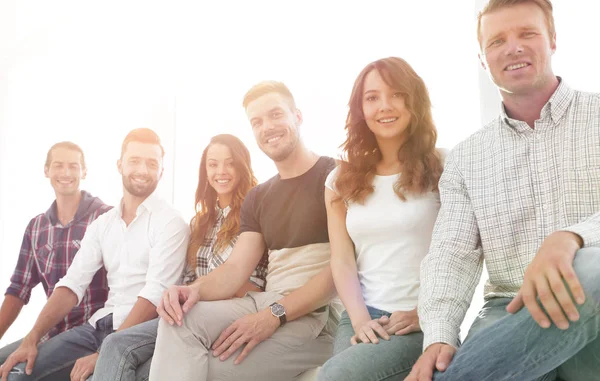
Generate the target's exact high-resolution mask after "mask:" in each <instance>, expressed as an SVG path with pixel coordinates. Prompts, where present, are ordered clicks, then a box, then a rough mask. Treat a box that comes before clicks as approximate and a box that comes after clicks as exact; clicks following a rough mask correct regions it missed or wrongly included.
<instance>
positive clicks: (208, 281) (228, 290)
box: [191, 261, 249, 301]
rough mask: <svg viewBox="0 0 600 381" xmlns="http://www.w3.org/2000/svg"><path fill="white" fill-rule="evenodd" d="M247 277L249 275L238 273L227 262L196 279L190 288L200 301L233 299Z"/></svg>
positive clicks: (234, 267) (243, 272)
mask: <svg viewBox="0 0 600 381" xmlns="http://www.w3.org/2000/svg"><path fill="white" fill-rule="evenodd" d="M248 277H249V274H246V272H245V271H239V269H238V268H237V267H236V266H234V265H231V264H230V263H229V261H227V262H225V263H223V264H222V265H221V266H219V267H217V268H216V269H215V270H213V271H211V272H210V273H209V274H208V275H205V276H201V277H199V278H198V279H196V281H195V282H194V283H192V285H191V286H192V287H193V288H194V289H195V291H196V292H197V293H198V295H199V296H200V300H205V301H210V300H224V299H230V298H232V297H234V296H235V295H236V293H237V292H238V290H240V289H241V288H242V286H244V283H246V282H247V281H246V279H248Z"/></svg>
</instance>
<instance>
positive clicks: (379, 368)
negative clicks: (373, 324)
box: [318, 306, 423, 381]
mask: <svg viewBox="0 0 600 381" xmlns="http://www.w3.org/2000/svg"><path fill="white" fill-rule="evenodd" d="M367 309H368V310H369V314H370V315H371V318H372V319H378V318H380V317H382V316H384V315H386V316H390V315H391V313H389V312H386V311H382V310H378V309H376V308H373V307H368V306H367ZM352 336H354V329H353V328H352V322H351V321H350V318H349V317H348V314H347V313H346V311H344V313H343V314H342V317H341V319H340V323H339V324H338V328H337V332H336V335H335V342H334V346H333V354H334V355H333V357H332V358H330V359H329V360H328V361H327V362H326V363H325V365H323V368H321V370H320V371H319V376H318V380H319V381H338V380H344V381H381V380H404V378H405V377H406V376H408V374H409V373H410V370H411V368H412V366H413V365H414V363H415V362H416V361H417V359H418V358H419V356H420V355H421V351H422V348H423V333H422V332H414V333H410V334H408V335H403V336H394V335H392V336H391V337H390V340H389V341H388V340H379V343H378V344H363V343H360V344H357V345H351V344H350V338H351V337H352Z"/></svg>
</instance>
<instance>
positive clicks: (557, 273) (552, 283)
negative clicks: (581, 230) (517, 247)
mask: <svg viewBox="0 0 600 381" xmlns="http://www.w3.org/2000/svg"><path fill="white" fill-rule="evenodd" d="M582 244H583V242H582V240H581V238H580V237H579V236H578V235H576V234H574V233H570V232H562V231H561V232H554V233H552V234H550V235H549V236H548V237H547V238H546V239H545V240H544V242H543V243H542V245H541V246H540V249H539V250H538V252H537V254H536V255H535V258H534V259H533V261H532V262H531V263H530V264H529V266H528V267H527V270H526V271H525V277H524V278H523V286H521V289H520V290H519V292H518V294H517V296H516V297H515V298H514V299H513V300H512V301H511V302H510V304H509V305H508V306H507V307H506V309H507V311H508V312H510V313H513V314H514V313H516V312H517V311H519V310H520V309H521V308H522V307H523V306H525V307H526V308H527V309H528V310H529V313H531V316H532V317H533V319H534V320H535V321H536V322H537V323H538V324H539V325H540V326H541V327H542V328H548V327H550V321H549V320H548V316H549V317H550V319H552V322H554V324H556V326H557V327H558V328H560V329H567V328H569V320H571V321H577V320H578V319H579V312H578V311H577V308H576V307H575V304H574V303H573V299H575V302H576V303H577V304H583V302H585V295H584V293H583V288H582V287H581V284H580V283H579V279H578V278H577V275H576V274H575V270H574V269H573V259H574V258H575V253H576V252H577V250H579V249H580V248H581V246H582ZM565 282H566V283H567V285H568V286H569V290H570V292H571V294H572V295H573V296H572V297H571V295H569V290H567V288H566V287H565ZM538 297H539V299H540V302H541V304H542V306H543V307H544V309H545V310H546V313H547V314H548V315H546V313H544V311H543V310H542V309H541V308H540V305H539V304H538V301H537V298H538ZM563 311H564V312H563ZM565 314H566V315H567V316H568V320H567V317H565Z"/></svg>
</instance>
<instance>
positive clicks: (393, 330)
mask: <svg viewBox="0 0 600 381" xmlns="http://www.w3.org/2000/svg"><path fill="white" fill-rule="evenodd" d="M379 324H381V326H382V327H383V329H385V331H386V332H387V333H388V334H390V335H406V334H409V333H411V332H419V331H420V330H421V326H420V325H419V315H418V314H417V309H416V308H415V309H414V310H412V311H396V312H393V313H392V316H390V317H388V316H382V317H380V318H379Z"/></svg>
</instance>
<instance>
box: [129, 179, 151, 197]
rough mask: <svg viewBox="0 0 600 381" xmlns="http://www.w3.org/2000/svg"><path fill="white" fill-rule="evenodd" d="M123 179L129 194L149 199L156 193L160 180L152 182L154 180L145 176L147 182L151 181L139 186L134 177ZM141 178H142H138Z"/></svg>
mask: <svg viewBox="0 0 600 381" xmlns="http://www.w3.org/2000/svg"><path fill="white" fill-rule="evenodd" d="M122 177H123V187H125V189H126V190H127V192H129V193H130V194H131V195H132V196H135V197H148V196H150V195H151V194H152V192H154V190H155V189H156V186H157V185H158V180H155V181H152V178H150V177H149V176H145V177H144V179H145V180H150V181H149V182H148V183H146V184H138V183H136V182H135V181H133V179H132V177H133V176H122ZM136 177H138V178H139V177H140V176H136Z"/></svg>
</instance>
